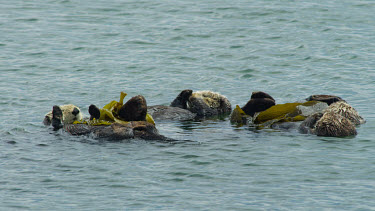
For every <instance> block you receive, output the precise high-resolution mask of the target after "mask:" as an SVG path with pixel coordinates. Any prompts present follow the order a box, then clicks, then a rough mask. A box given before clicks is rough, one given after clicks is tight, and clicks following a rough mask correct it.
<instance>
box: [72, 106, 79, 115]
mask: <svg viewBox="0 0 375 211" xmlns="http://www.w3.org/2000/svg"><path fill="white" fill-rule="evenodd" d="M78 113H79V110H78V108H74V109H73V111H72V114H73V115H74V116H77V114H78Z"/></svg>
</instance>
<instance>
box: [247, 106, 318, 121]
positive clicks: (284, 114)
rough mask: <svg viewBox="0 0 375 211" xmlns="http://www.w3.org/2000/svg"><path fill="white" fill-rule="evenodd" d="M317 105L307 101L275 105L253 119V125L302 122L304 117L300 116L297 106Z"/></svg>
mask: <svg viewBox="0 0 375 211" xmlns="http://www.w3.org/2000/svg"><path fill="white" fill-rule="evenodd" d="M317 103H319V102H318V101H308V102H305V103H285V104H277V105H274V106H272V107H271V108H269V109H267V110H265V111H262V112H260V113H259V115H258V116H257V117H256V118H255V120H254V123H255V124H262V123H265V122H267V121H270V120H277V122H280V121H281V122H285V121H287V122H295V121H303V120H304V119H305V118H306V116H304V115H301V111H300V109H299V107H298V106H305V107H310V106H314V105H315V104H317Z"/></svg>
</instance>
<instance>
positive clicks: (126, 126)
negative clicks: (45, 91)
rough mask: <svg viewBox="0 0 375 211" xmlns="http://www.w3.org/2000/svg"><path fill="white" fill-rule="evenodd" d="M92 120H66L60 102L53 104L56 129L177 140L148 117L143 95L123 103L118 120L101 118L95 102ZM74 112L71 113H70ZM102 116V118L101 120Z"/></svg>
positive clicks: (114, 137)
mask: <svg viewBox="0 0 375 211" xmlns="http://www.w3.org/2000/svg"><path fill="white" fill-rule="evenodd" d="M89 113H90V120H91V121H90V120H86V121H85V122H78V123H75V124H73V123H64V122H63V119H64V112H63V111H62V109H61V108H60V106H53V109H52V119H51V122H52V126H53V128H54V130H59V129H64V131H66V132H68V133H69V134H71V135H90V136H92V137H94V138H100V139H103V138H104V139H108V140H111V141H116V140H124V139H134V138H139V139H144V140H159V141H167V142H171V141H176V140H174V139H171V138H167V137H165V136H163V135H160V134H159V132H158V130H157V129H156V127H155V125H154V124H152V123H150V122H148V121H146V120H147V117H146V116H147V103H146V100H145V98H144V97H143V96H142V95H138V96H135V97H133V98H131V99H130V100H128V102H126V103H125V104H124V105H122V106H120V108H119V109H118V111H117V113H118V116H116V120H115V122H109V123H108V122H107V121H105V120H100V117H101V115H102V114H101V110H100V109H99V108H98V107H96V106H95V105H90V107H89ZM68 115H70V114H68ZM99 120H100V121H99Z"/></svg>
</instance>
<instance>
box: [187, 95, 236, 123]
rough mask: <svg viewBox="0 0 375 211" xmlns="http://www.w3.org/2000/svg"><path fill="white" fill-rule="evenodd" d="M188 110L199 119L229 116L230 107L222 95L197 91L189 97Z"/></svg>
mask: <svg viewBox="0 0 375 211" xmlns="http://www.w3.org/2000/svg"><path fill="white" fill-rule="evenodd" d="M188 110H190V111H191V112H193V113H195V114H197V116H199V117H209V116H215V115H222V114H229V113H230V112H231V111H232V106H231V103H230V102H229V100H228V98H227V97H225V96H224V95H221V94H219V93H216V92H212V91H198V92H194V93H193V94H192V95H191V96H190V97H189V100H188Z"/></svg>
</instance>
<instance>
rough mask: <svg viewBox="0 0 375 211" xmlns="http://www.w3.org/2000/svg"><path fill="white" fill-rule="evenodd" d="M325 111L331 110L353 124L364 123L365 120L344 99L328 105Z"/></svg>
mask: <svg viewBox="0 0 375 211" xmlns="http://www.w3.org/2000/svg"><path fill="white" fill-rule="evenodd" d="M326 112H333V113H337V114H340V115H341V116H343V117H346V118H348V119H349V120H350V121H351V122H352V123H353V124H354V125H360V124H364V123H365V122H366V121H365V120H364V119H363V118H362V117H361V116H360V115H359V113H358V112H357V111H356V110H355V109H354V108H353V107H352V106H350V105H349V104H348V103H346V102H345V101H338V102H335V103H333V104H331V106H329V107H328V108H327V110H326Z"/></svg>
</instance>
